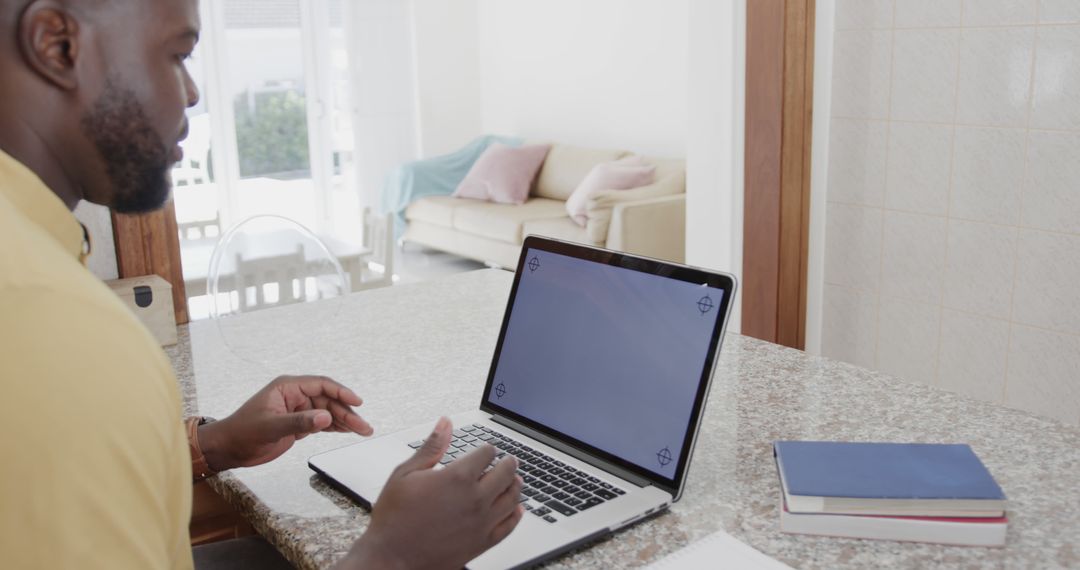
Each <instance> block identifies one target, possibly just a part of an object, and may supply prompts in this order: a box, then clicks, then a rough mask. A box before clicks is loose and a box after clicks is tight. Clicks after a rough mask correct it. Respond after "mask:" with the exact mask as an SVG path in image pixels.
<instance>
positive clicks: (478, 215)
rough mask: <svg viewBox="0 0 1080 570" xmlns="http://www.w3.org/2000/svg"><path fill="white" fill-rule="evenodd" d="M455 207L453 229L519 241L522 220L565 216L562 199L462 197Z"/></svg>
mask: <svg viewBox="0 0 1080 570" xmlns="http://www.w3.org/2000/svg"><path fill="white" fill-rule="evenodd" d="M462 202H465V203H464V204H461V205H459V206H458V207H457V208H455V209H454V229H456V230H460V231H463V232H468V233H471V234H474V235H478V236H481V237H486V238H490V239H495V240H499V241H504V242H507V243H514V244H520V243H521V241H522V239H523V234H522V226H523V225H524V224H525V222H529V221H534V220H544V219H552V218H566V219H567V221H569V220H570V218H569V217H567V215H566V205H565V203H564V202H562V201H561V200H548V199H546V198H531V199H529V201H528V202H525V203H524V204H521V205H517V204H495V203H493V202H478V201H476V200H462Z"/></svg>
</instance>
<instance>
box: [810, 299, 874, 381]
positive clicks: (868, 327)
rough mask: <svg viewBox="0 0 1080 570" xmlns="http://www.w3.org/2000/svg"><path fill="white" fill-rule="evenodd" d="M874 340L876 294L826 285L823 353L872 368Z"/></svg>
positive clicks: (822, 336) (822, 337) (822, 334)
mask: <svg viewBox="0 0 1080 570" xmlns="http://www.w3.org/2000/svg"><path fill="white" fill-rule="evenodd" d="M876 340H877V294H876V293H868V292H865V291H856V290H855V289H849V288H847V287H841V286H839V285H828V284H827V285H825V307H824V311H823V315H822V331H821V352H822V354H823V355H825V356H828V357H829V358H835V359H837V360H843V361H844V362H850V363H852V364H858V365H859V366H865V367H867V368H873V367H874V349H875V344H876V342H875V341H876Z"/></svg>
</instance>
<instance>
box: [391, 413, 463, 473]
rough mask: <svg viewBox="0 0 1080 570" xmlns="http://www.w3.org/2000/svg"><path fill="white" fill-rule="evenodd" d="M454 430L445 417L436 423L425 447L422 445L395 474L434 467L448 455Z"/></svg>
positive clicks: (425, 442)
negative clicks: (445, 454) (447, 450)
mask: <svg viewBox="0 0 1080 570" xmlns="http://www.w3.org/2000/svg"><path fill="white" fill-rule="evenodd" d="M452 429H453V428H452V427H451V425H450V420H448V419H447V418H445V417H442V418H439V421H437V422H435V429H434V430H432V432H431V435H429V436H428V437H427V439H425V440H424V445H421V446H420V448H419V449H417V450H416V453H414V454H413V456H412V457H410V458H408V459H406V460H405V462H404V463H402V464H401V465H399V466H398V468H397V469H396V470H395V474H396V475H404V474H406V473H411V472H413V471H418V470H421V469H431V468H432V467H434V466H435V465H436V464H437V463H438V462H439V460H440V459H442V456H443V454H444V453H446V448H447V447H449V446H450V435H451V431H452Z"/></svg>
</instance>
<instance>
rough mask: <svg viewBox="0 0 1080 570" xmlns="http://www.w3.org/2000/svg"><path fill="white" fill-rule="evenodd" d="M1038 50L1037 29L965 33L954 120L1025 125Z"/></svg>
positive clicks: (973, 123) (968, 30)
mask: <svg viewBox="0 0 1080 570" xmlns="http://www.w3.org/2000/svg"><path fill="white" fill-rule="evenodd" d="M1034 49H1035V28H1034V27H1026V28H981V29H975V30H972V29H965V30H963V31H962V32H961V39H960V85H959V87H958V88H957V89H958V101H957V108H956V121H957V122H958V123H962V124H968V125H987V126H997V127H1023V126H1026V125H1027V114H1028V105H1029V97H1030V93H1031V89H1030V87H1031V64H1032V61H1031V54H1032V52H1033V51H1034Z"/></svg>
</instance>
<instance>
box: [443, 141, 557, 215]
mask: <svg viewBox="0 0 1080 570" xmlns="http://www.w3.org/2000/svg"><path fill="white" fill-rule="evenodd" d="M549 148H551V147H550V146H549V145H546V144H536V145H527V146H520V147H510V146H506V145H504V144H502V143H493V144H492V145H491V146H489V147H487V149H486V150H484V152H483V154H481V155H480V158H478V159H476V162H475V163H473V166H472V168H471V169H470V170H469V174H468V175H466V176H465V180H462V181H461V184H459V185H458V187H457V190H454V197H455V198H472V199H474V200H490V201H493V202H498V203H500V204H524V203H525V200H526V199H528V197H529V188H531V187H532V181H533V178H536V173H537V171H539V170H540V165H541V164H543V163H544V158H545V157H546V156H547V153H548V149H549Z"/></svg>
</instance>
